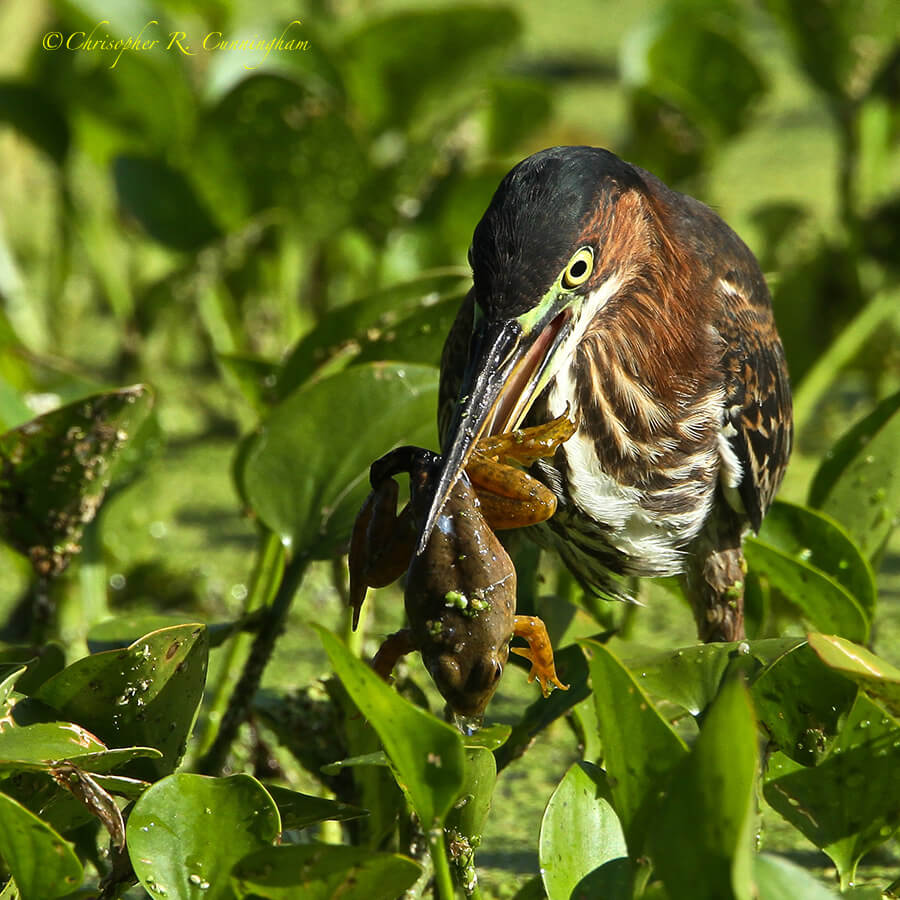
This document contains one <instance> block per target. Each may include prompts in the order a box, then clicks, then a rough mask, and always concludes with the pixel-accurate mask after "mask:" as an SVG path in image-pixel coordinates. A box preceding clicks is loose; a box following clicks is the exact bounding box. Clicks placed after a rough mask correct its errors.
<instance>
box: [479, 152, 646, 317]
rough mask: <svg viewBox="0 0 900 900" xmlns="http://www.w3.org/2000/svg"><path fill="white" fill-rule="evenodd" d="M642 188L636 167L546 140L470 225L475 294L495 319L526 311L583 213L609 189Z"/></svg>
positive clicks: (577, 232)
mask: <svg viewBox="0 0 900 900" xmlns="http://www.w3.org/2000/svg"><path fill="white" fill-rule="evenodd" d="M623 188H636V189H638V190H643V189H644V188H645V184H644V181H643V180H642V178H641V176H640V174H639V172H638V170H637V169H636V168H635V167H634V166H631V165H629V164H628V163H626V162H623V161H622V160H621V159H619V158H618V157H617V156H615V155H613V154H612V153H610V152H609V151H608V150H602V149H600V148H598V147H551V148H550V149H549V150H543V151H541V152H540V153H535V154H534V155H533V156H529V157H528V159H526V160H524V161H522V162H521V163H519V164H518V165H517V166H516V167H515V168H514V169H512V170H511V171H510V172H509V173H508V174H507V175H506V177H505V178H504V179H503V181H501V182H500V186H499V187H498V188H497V191H496V192H495V194H494V196H493V199H492V200H491V204H490V206H489V207H488V209H487V211H486V212H485V214H484V216H483V217H482V219H481V221H480V222H479V223H478V226H477V227H476V229H475V236H474V238H473V241H472V268H473V274H474V282H475V295H476V299H477V300H478V303H479V304H480V306H481V307H482V309H483V310H484V312H485V314H486V315H487V316H488V317H490V318H494V319H500V318H512V317H514V316H518V315H521V314H522V313H523V312H526V311H527V310H528V309H530V308H531V307H532V306H534V305H535V304H536V303H537V302H538V301H539V300H540V299H541V297H543V296H544V294H545V293H546V291H547V289H548V288H549V286H550V285H551V284H552V283H553V282H554V281H555V280H556V278H557V277H558V275H559V273H560V271H561V270H562V268H563V266H564V265H565V264H566V262H568V260H569V258H570V257H571V255H572V253H573V251H574V250H577V249H578V247H579V246H580V244H579V241H580V240H582V238H581V235H582V231H583V229H584V226H585V223H586V221H587V220H588V219H589V218H590V217H591V216H592V214H593V211H594V210H595V209H596V208H597V206H598V205H599V204H600V203H601V202H602V195H603V194H605V193H608V192H610V191H612V190H614V189H618V190H621V189H623Z"/></svg>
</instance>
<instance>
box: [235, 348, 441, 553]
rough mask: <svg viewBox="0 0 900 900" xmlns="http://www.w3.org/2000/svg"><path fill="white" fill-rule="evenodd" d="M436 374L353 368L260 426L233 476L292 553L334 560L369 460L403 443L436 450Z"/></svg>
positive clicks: (312, 387) (302, 391) (305, 392)
mask: <svg viewBox="0 0 900 900" xmlns="http://www.w3.org/2000/svg"><path fill="white" fill-rule="evenodd" d="M436 389H437V370H436V369H433V368H430V367H427V366H414V365H409V366H404V365H394V364H388V363H383V364H373V365H365V366H354V367H353V368H351V369H348V370H346V371H344V372H339V373H338V374H336V375H333V376H331V377H330V378H325V379H323V380H322V381H318V382H315V383H312V384H308V385H306V386H304V387H301V388H299V389H298V390H297V391H295V392H294V393H293V394H291V396H290V397H288V398H287V399H286V400H284V401H283V402H282V403H280V404H279V405H278V406H277V407H275V409H274V410H273V411H272V413H271V415H270V416H269V417H268V418H267V419H265V420H264V421H263V423H262V425H261V426H260V430H259V432H258V434H256V435H255V436H254V437H253V438H252V439H251V443H250V445H249V447H248V448H247V450H246V453H245V454H244V458H243V466H242V469H241V471H240V473H239V478H240V481H241V483H242V486H243V493H244V496H245V497H246V498H247V499H248V500H249V502H250V503H251V505H252V506H253V509H254V511H255V512H256V514H257V515H258V516H259V518H260V519H262V521H263V522H265V524H266V525H268V526H269V527H270V528H271V529H272V530H273V531H275V532H276V533H277V534H280V535H281V536H282V538H283V539H284V540H287V541H290V543H291V545H292V546H293V549H294V552H295V553H297V554H305V555H308V556H312V557H314V558H322V559H326V558H330V557H331V556H332V555H333V554H334V553H335V551H336V550H337V549H338V548H339V547H340V546H341V545H342V544H343V543H344V542H345V541H347V539H348V538H349V536H350V531H351V529H352V526H353V521H354V519H355V517H356V514H357V513H358V512H359V508H360V506H361V505H362V502H363V500H364V499H365V497H366V494H367V493H368V492H369V489H370V488H369V481H368V471H369V466H370V464H371V463H372V462H373V461H374V460H375V459H377V458H378V457H379V456H381V455H382V454H384V453H386V452H387V451H388V450H390V449H391V448H392V447H396V446H399V445H401V444H417V445H420V446H421V445H424V446H435V445H436V443H437V435H436V424H435V418H436V417H435V409H436V397H435V391H436Z"/></svg>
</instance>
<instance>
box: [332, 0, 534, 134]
mask: <svg viewBox="0 0 900 900" xmlns="http://www.w3.org/2000/svg"><path fill="white" fill-rule="evenodd" d="M518 33H519V23H518V20H517V18H516V17H515V15H514V13H513V12H512V11H511V10H507V9H502V8H499V7H498V8H486V7H477V6H467V7H460V8H454V7H448V8H446V9H433V10H416V11H413V12H401V13H395V14H394V15H392V16H388V17H386V18H382V19H380V20H376V21H372V20H370V21H367V22H366V23H365V24H364V25H363V26H362V27H361V28H360V29H359V30H358V31H357V32H356V33H355V34H352V35H351V36H350V37H349V39H348V40H347V41H346V42H345V43H344V46H343V47H342V49H341V59H342V60H343V62H344V72H345V73H346V78H347V88H348V94H350V96H351V97H353V99H354V100H355V101H356V106H357V109H359V110H362V111H364V115H365V117H366V119H367V120H368V124H369V126H370V127H371V128H372V129H373V131H374V133H378V132H379V131H381V130H383V129H384V128H385V127H387V126H394V127H400V128H403V126H410V125H419V126H420V127H421V126H423V125H424V124H425V122H427V119H426V118H425V117H426V115H427V113H428V112H429V111H435V112H441V111H444V110H445V109H446V106H447V105H448V103H452V102H453V101H456V102H459V98H460V96H461V95H462V96H466V94H465V88H466V86H467V82H470V81H475V82H476V83H477V84H478V85H479V86H480V85H481V84H482V83H483V81H484V75H485V71H486V70H488V69H489V68H490V67H491V66H492V64H493V63H494V60H495V59H496V58H497V57H498V56H499V52H500V51H501V50H503V49H504V48H505V47H507V46H509V45H510V44H511V43H512V42H513V41H514V40H515V38H516V36H517V35H518ZM403 130H410V129H409V127H407V128H404V129H403Z"/></svg>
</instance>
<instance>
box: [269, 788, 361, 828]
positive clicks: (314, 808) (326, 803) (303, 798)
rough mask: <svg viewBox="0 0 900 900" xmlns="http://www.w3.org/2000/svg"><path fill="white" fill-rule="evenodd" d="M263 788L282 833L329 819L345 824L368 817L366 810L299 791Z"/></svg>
mask: <svg viewBox="0 0 900 900" xmlns="http://www.w3.org/2000/svg"><path fill="white" fill-rule="evenodd" d="M263 787H265V789H266V790H267V791H268V792H269V794H270V795H271V797H272V799H273V800H274V801H275V805H276V806H277V807H278V814H279V815H280V816H281V828H282V830H283V831H287V830H288V829H291V828H308V827H309V826H310V825H315V824H317V823H318V822H325V821H328V820H329V819H333V820H335V821H337V822H346V821H347V820H348V819H358V818H360V816H367V815H368V811H367V810H365V809H360V808H359V807H358V806H351V805H350V804H349V803H340V802H339V801H337V800H326V799H325V798H324V797H313V796H310V795H309V794H301V793H300V792H299V791H292V790H289V789H288V788H283V787H279V786H278V785H274V784H265V785H263Z"/></svg>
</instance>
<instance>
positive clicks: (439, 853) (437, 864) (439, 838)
mask: <svg viewBox="0 0 900 900" xmlns="http://www.w3.org/2000/svg"><path fill="white" fill-rule="evenodd" d="M428 849H429V851H430V852H431V861H432V863H434V896H435V897H436V898H439V900H453V898H454V897H455V896H456V891H455V890H454V888H453V875H452V874H451V873H450V862H449V861H448V859H447V848H446V846H445V845H444V829H443V828H441V827H435V828H432V829H431V830H430V831H429V832H428Z"/></svg>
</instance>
